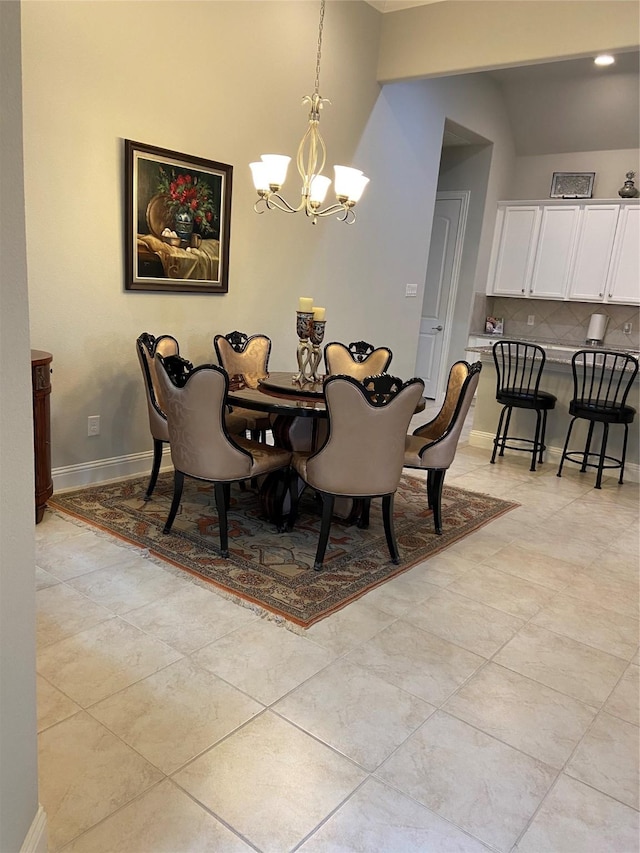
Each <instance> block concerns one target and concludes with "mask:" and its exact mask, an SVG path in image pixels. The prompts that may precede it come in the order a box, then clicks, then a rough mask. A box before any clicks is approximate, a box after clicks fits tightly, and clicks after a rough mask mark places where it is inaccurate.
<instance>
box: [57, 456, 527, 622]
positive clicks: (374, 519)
mask: <svg viewBox="0 0 640 853" xmlns="http://www.w3.org/2000/svg"><path fill="white" fill-rule="evenodd" d="M147 481H148V478H147V477H139V478H136V479H133V480H123V481H120V482H117V483H110V484H105V485H100V486H92V487H89V488H84V489H80V490H78V491H74V492H66V493H62V494H59V495H55V496H54V497H53V498H52V499H51V500H50V501H49V505H50V506H51V507H52V508H54V509H58V510H62V511H63V512H66V513H70V514H71V515H73V516H75V517H76V518H79V519H81V520H83V521H86V522H89V523H90V524H92V525H95V526H96V527H99V528H101V529H102V530H106V531H109V532H110V533H113V534H115V535H116V536H118V537H119V538H121V539H124V540H125V541H127V542H130V543H133V544H134V545H139V546H140V547H142V548H145V549H148V551H149V553H150V554H152V555H154V556H156V557H160V558H162V559H163V560H167V561H168V562H170V563H172V564H173V565H175V566H178V567H179V568H181V569H185V570H186V571H188V572H192V573H193V574H196V575H198V576H199V577H202V578H205V579H206V580H208V581H210V582H211V583H212V584H214V585H215V586H217V587H219V588H221V589H222V590H224V592H225V594H228V595H229V594H230V595H232V596H233V597H237V598H240V599H242V600H244V602H251V603H252V604H254V605H257V606H258V607H259V608H263V609H264V610H266V611H269V612H270V613H274V614H277V615H278V616H282V617H284V618H285V619H287V620H290V621H291V622H293V623H295V624H296V625H300V626H302V627H305V628H306V627H309V626H310V625H312V624H313V623H314V622H317V621H318V620H320V619H322V618H324V617H325V616H328V615H329V614H330V613H333V612H335V611H336V610H339V609H340V608H341V607H344V606H345V605H346V604H348V603H349V602H350V601H353V600H355V599H356V598H359V597H360V596H361V595H363V594H364V593H365V592H367V591H368V590H370V589H373V587H376V586H379V585H380V584H382V583H384V582H385V581H387V580H389V579H390V578H392V577H395V576H396V575H398V574H400V573H401V572H404V571H406V570H407V569H408V568H410V567H411V566H414V565H416V563H419V562H421V561H422V560H426V559H427V558H428V557H431V556H433V555H434V554H436V553H438V552H439V551H442V550H443V549H444V548H446V547H447V546H449V545H451V544H453V543H454V542H457V541H458V540H459V539H462V538H463V537H464V536H467V535H468V534H469V533H471V532H473V531H474V530H478V528H480V527H482V526H483V525H484V524H486V523H487V522H489V521H492V520H493V519H494V518H497V517H498V516H500V515H502V514H503V513H505V512H507V511H508V510H510V509H512V508H513V507H515V506H517V504H514V503H510V502H508V501H504V500H499V499H497V498H493V497H490V496H488V495H481V494H476V493H475V492H468V491H464V490H462V489H458V488H453V487H447V486H445V488H444V494H443V499H442V520H443V530H444V532H443V534H442V536H436V535H435V533H434V532H433V520H432V517H431V516H432V514H431V511H430V510H429V509H427V500H426V488H425V483H424V481H423V480H419V479H417V478H415V477H403V478H402V480H401V482H400V487H399V489H398V491H397V493H396V496H395V505H394V524H395V529H396V537H397V540H398V546H399V549H400V555H401V564H400V565H399V566H395V565H394V564H393V563H392V562H391V561H390V559H389V552H388V550H387V545H386V540H385V536H384V529H383V525H382V516H381V506H380V503H381V502H380V500H374V501H372V505H371V517H370V525H369V528H368V529H367V530H360V529H359V528H358V527H357V526H356V525H354V524H348V523H347V522H345V521H340V520H338V519H334V521H333V523H332V526H331V535H330V539H329V546H328V548H327V553H326V556H325V561H324V570H323V571H321V572H316V571H314V570H313V559H314V555H315V550H316V545H317V542H318V533H319V530H320V515H319V507H318V504H317V501H316V499H315V496H314V495H313V493H312V492H311V491H310V490H309V489H307V490H306V491H305V493H304V494H303V495H302V497H301V500H300V511H299V516H298V520H297V523H296V526H295V529H294V530H293V531H291V532H290V533H278V532H277V530H276V528H275V526H274V525H273V524H272V523H271V522H268V521H266V520H264V519H263V518H262V517H261V515H260V510H259V506H258V500H257V495H256V492H255V491H254V490H252V489H251V488H250V487H248V486H247V489H246V491H241V490H240V488H239V486H238V485H237V484H234V485H233V486H232V487H231V507H230V510H229V550H230V555H229V557H228V558H227V559H224V558H222V557H221V556H220V546H219V542H220V540H219V537H218V520H217V514H216V509H215V500H214V496H213V487H212V486H209V485H207V484H205V483H199V482H196V481H195V480H191V479H189V478H186V479H185V486H184V493H183V499H182V504H181V508H180V510H179V512H178V515H177V516H176V520H175V522H174V525H173V528H172V530H171V533H169V534H167V535H164V534H163V533H162V528H163V526H164V523H165V521H166V518H167V514H168V511H169V505H170V503H171V496H172V494H173V473H172V472H170V473H166V474H161V475H160V477H159V479H158V484H157V486H156V490H155V492H154V495H153V499H152V500H151V501H149V502H148V503H145V502H144V501H143V495H144V491H145V489H146V486H147Z"/></svg>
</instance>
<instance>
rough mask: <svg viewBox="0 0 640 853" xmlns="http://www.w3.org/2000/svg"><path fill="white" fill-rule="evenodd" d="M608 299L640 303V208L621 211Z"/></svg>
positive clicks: (608, 286) (633, 303)
mask: <svg viewBox="0 0 640 853" xmlns="http://www.w3.org/2000/svg"><path fill="white" fill-rule="evenodd" d="M607 302H622V303H624V304H625V305H637V304H638V303H640V207H637V206H633V207H631V206H628V207H627V206H625V207H623V208H622V209H621V210H620V216H619V218H618V227H617V229H616V237H615V242H614V245H613V256H612V259H611V267H610V269H609V279H608V281H607Z"/></svg>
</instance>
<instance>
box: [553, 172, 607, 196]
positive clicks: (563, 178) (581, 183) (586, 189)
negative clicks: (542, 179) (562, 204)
mask: <svg viewBox="0 0 640 853" xmlns="http://www.w3.org/2000/svg"><path fill="white" fill-rule="evenodd" d="M595 177H596V173H595V172H554V173H553V179H552V181H551V193H550V194H549V198H592V196H593V182H594V180H595Z"/></svg>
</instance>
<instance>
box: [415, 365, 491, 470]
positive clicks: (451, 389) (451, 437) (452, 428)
mask: <svg viewBox="0 0 640 853" xmlns="http://www.w3.org/2000/svg"><path fill="white" fill-rule="evenodd" d="M481 370H482V364H481V363H480V362H479V361H476V362H475V363H474V364H469V363H468V362H466V361H456V362H455V364H454V365H453V366H452V367H451V370H450V371H449V382H448V384H447V393H446V396H445V398H444V402H443V404H442V408H441V409H440V411H439V412H438V414H437V415H436V417H435V418H434V419H433V420H432V421H430V422H429V423H428V424H425V425H424V426H423V427H418V429H416V430H414V432H413V434H414V435H416V436H419V437H420V438H424V439H425V441H426V443H425V447H424V448H423V451H422V452H421V454H420V455H421V457H422V456H423V455H424V453H427V452H428V454H429V456H428V463H429V467H432V468H448V467H449V466H450V465H451V463H452V462H453V459H454V457H455V454H456V448H457V447H458V441H459V440H460V433H461V432H462V428H463V426H464V422H465V418H466V417H467V414H468V412H469V408H470V406H471V403H472V401H473V396H474V394H475V393H476V388H477V387H478V381H479V379H480V372H481Z"/></svg>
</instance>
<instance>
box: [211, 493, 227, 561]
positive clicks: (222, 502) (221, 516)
mask: <svg viewBox="0 0 640 853" xmlns="http://www.w3.org/2000/svg"><path fill="white" fill-rule="evenodd" d="M228 487H229V484H228V483H215V485H214V487H213V488H214V494H215V496H216V508H217V510H218V527H219V528H220V551H221V553H222V556H223V557H228V556H229V527H228V524H227V489H228Z"/></svg>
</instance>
